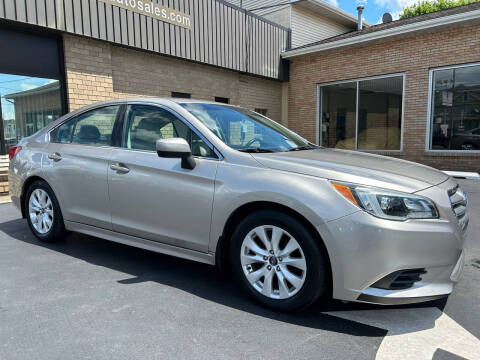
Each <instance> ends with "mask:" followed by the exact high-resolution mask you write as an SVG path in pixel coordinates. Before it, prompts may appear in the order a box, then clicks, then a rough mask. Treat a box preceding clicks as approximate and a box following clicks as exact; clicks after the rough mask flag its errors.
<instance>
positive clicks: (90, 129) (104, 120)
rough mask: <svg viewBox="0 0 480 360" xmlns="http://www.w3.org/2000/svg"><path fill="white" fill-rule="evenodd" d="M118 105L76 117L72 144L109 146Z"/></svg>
mask: <svg viewBox="0 0 480 360" xmlns="http://www.w3.org/2000/svg"><path fill="white" fill-rule="evenodd" d="M119 109H120V105H116V106H107V107H103V108H99V109H95V110H91V111H88V112H86V113H83V114H82V115H79V116H78V117H77V122H76V125H75V130H74V131H73V138H72V143H73V144H82V145H96V146H110V145H111V142H112V133H113V127H114V125H115V119H116V117H117V112H118V110H119Z"/></svg>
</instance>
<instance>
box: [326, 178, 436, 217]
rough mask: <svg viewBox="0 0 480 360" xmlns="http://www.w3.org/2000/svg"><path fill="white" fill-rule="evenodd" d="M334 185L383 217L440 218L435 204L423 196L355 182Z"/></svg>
mask: <svg viewBox="0 0 480 360" xmlns="http://www.w3.org/2000/svg"><path fill="white" fill-rule="evenodd" d="M332 185H333V187H334V188H335V189H336V190H337V191H338V192H339V193H340V194H342V195H343V196H344V197H345V198H346V199H347V200H349V201H350V202H352V203H353V204H355V205H357V206H358V207H360V208H362V209H363V210H365V211H366V212H368V213H370V214H372V215H374V216H377V217H379V218H382V219H388V220H397V221H403V220H407V219H438V211H437V208H436V207H435V204H434V203H433V201H432V200H430V199H428V198H426V197H423V196H418V195H412V194H409V193H402V192H397V191H393V190H386V189H379V188H371V187H366V186H361V185H355V184H346V183H337V182H332Z"/></svg>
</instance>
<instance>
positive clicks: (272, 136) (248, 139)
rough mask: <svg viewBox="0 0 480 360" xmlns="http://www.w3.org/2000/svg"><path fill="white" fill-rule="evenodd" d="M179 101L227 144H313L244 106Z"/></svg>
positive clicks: (257, 147) (254, 147) (271, 147)
mask: <svg viewBox="0 0 480 360" xmlns="http://www.w3.org/2000/svg"><path fill="white" fill-rule="evenodd" d="M180 105H181V106H183V107H184V108H185V109H186V110H187V111H189V112H190V113H191V114H192V115H194V116H195V117H196V118H197V119H198V120H200V121H201V122H202V123H203V124H204V125H205V126H206V127H207V128H209V129H210V131H211V132H212V133H213V134H214V135H215V136H217V137H218V138H219V139H220V140H221V141H223V142H224V143H225V144H226V145H228V146H230V147H231V148H233V149H236V150H239V151H264V152H279V151H288V150H292V149H298V148H304V147H311V146H312V145H311V144H310V143H309V142H308V141H307V140H305V139H303V138H301V137H300V136H299V135H297V134H295V133H294V132H291V131H290V130H287V129H285V128H284V127H282V126H280V125H278V124H277V123H276V122H274V121H272V120H270V119H268V118H266V117H264V116H261V115H259V114H257V113H255V112H253V111H250V110H247V109H242V108H239V107H234V106H228V105H219V104H204V103H184V104H180Z"/></svg>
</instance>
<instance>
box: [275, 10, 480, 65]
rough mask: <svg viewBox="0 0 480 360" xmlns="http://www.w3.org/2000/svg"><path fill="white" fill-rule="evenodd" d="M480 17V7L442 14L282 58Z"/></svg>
mask: <svg viewBox="0 0 480 360" xmlns="http://www.w3.org/2000/svg"><path fill="white" fill-rule="evenodd" d="M478 19H480V9H479V10H472V11H467V12H462V13H458V14H453V15H448V16H442V17H438V18H434V19H429V20H425V21H419V22H416V23H410V24H406V25H400V26H397V27H393V28H388V29H384V30H379V31H375V32H371V33H366V34H364V35H362V34H359V35H358V36H352V37H349V38H345V39H339V40H334V41H331V42H326V43H322V44H318V45H312V46H307V47H303V48H298V49H293V50H289V51H285V52H283V53H282V58H284V59H291V58H294V57H297V56H302V55H310V54H314V53H319V52H322V51H327V50H332V49H338V48H342V47H347V46H352V45H357V44H362V43H366V42H370V41H375V40H380V39H384V38H388V37H390V36H396V35H403V34H408V33H412V32H416V31H422V30H428V29H432V28H436V27H442V26H448V25H452V24H456V23H461V22H466V21H471V20H478Z"/></svg>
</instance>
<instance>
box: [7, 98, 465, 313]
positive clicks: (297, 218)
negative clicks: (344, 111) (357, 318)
mask: <svg viewBox="0 0 480 360" xmlns="http://www.w3.org/2000/svg"><path fill="white" fill-rule="evenodd" d="M10 157H11V160H10V168H9V182H10V189H11V196H12V200H13V202H14V203H15V204H16V205H17V207H18V208H19V209H20V210H21V212H22V215H23V217H24V218H26V219H27V222H28V225H29V227H30V229H31V231H32V232H33V233H34V234H35V236H36V237H38V238H39V239H40V240H42V241H46V242H54V241H60V240H63V239H65V237H66V235H67V232H68V231H74V232H79V233H84V234H88V235H93V236H96V237H99V238H104V239H107V240H110V241H115V242H119V243H122V244H127V245H131V246H136V247H140V248H144V249H148V250H152V251H156V252H159V253H164V254H168V255H174V256H179V257H182V258H186V259H191V260H196V261H200V262H203V263H207V264H211V265H217V266H218V267H220V268H221V269H228V271H227V272H226V273H227V274H231V276H234V277H235V278H236V279H237V280H238V282H239V283H240V284H241V285H242V286H243V287H244V288H245V290H246V291H247V292H248V293H249V294H250V295H251V296H252V297H254V298H255V299H257V300H258V301H260V302H261V303H263V304H265V305H267V306H270V307H273V308H276V309H281V310H299V309H303V308H305V307H307V306H309V305H310V304H312V303H313V302H315V301H316V300H317V299H319V298H320V297H321V296H322V295H325V296H327V297H329V296H333V298H336V299H341V300H346V301H360V302H369V303H376V304H386V305H388V304H405V303H412V302H420V301H427V300H432V299H437V298H440V297H445V296H448V294H450V293H451V292H452V290H453V286H454V284H455V282H456V281H457V280H458V278H459V276H460V273H461V271H462V268H463V262H464V253H463V251H462V249H463V242H464V233H465V230H466V228H467V225H468V215H467V212H466V210H467V209H466V208H467V200H466V196H465V193H464V192H463V191H462V190H461V189H460V188H459V187H458V185H457V184H456V183H455V182H454V181H453V180H452V179H451V178H450V177H449V176H447V175H445V174H444V173H442V172H440V171H437V170H435V169H432V168H430V167H427V166H423V165H419V164H415V163H412V162H408V161H403V160H397V159H393V158H389V157H383V156H378V155H371V154H365V153H359V152H353V151H343V150H335V149H326V148H322V147H319V146H316V145H314V144H312V143H310V142H308V141H307V140H305V139H303V138H302V137H300V136H299V135H297V134H295V133H293V132H292V131H290V130H288V129H286V128H285V127H283V126H281V125H279V124H277V123H276V122H274V121H272V120H270V119H268V118H266V117H265V116H262V115H260V114H258V113H255V112H252V111H250V110H246V109H244V108H241V107H236V106H230V105H225V104H218V103H212V102H205V101H196V100H183V99H157V98H144V99H125V100H114V101H108V102H103V103H98V104H95V105H91V106H88V107H85V108H82V109H80V110H77V111H74V112H72V113H70V114H68V115H65V116H63V117H62V118H60V119H58V120H57V121H55V122H53V123H51V124H50V125H48V126H47V127H46V128H45V129H43V130H41V131H40V132H38V133H37V134H35V135H33V136H31V137H29V138H26V139H24V140H22V141H21V142H20V143H19V144H18V145H17V146H15V147H13V148H11V149H10Z"/></svg>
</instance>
